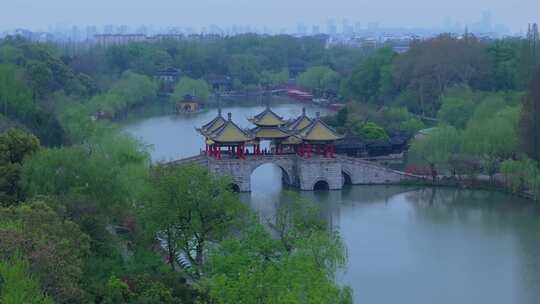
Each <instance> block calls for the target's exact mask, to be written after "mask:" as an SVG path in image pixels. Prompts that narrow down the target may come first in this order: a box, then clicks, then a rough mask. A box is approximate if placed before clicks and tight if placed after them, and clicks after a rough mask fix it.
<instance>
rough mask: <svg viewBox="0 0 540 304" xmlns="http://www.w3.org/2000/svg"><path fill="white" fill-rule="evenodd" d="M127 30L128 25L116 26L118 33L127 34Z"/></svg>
mask: <svg viewBox="0 0 540 304" xmlns="http://www.w3.org/2000/svg"><path fill="white" fill-rule="evenodd" d="M128 32H129V27H128V26H127V25H125V24H122V25H120V26H119V27H118V34H127V33H128Z"/></svg>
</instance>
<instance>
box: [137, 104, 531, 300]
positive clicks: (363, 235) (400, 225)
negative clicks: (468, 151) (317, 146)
mask: <svg viewBox="0 0 540 304" xmlns="http://www.w3.org/2000/svg"><path fill="white" fill-rule="evenodd" d="M273 108H274V109H275V111H276V112H278V113H279V114H280V115H284V116H285V117H292V116H295V115H299V114H300V113H301V105H298V104H294V105H279V106H275V107H273ZM262 109H263V106H259V107H249V108H246V107H230V108H225V109H224V112H228V111H231V112H233V117H234V119H235V120H236V121H238V123H239V124H241V125H243V126H248V125H249V124H248V122H247V120H246V118H247V117H249V116H252V115H254V114H256V113H258V112H259V111H261V110H262ZM316 110H318V109H315V108H311V109H308V111H309V112H310V113H311V115H313V113H314V112H315V111H316ZM214 116H215V111H210V112H207V113H203V114H199V115H194V116H189V117H177V116H162V117H156V118H148V119H144V120H140V121H136V122H133V123H130V124H128V126H127V127H126V130H127V131H128V132H130V133H132V134H134V135H135V136H137V137H141V138H142V139H143V140H144V141H145V142H146V143H148V144H152V145H154V148H155V149H154V151H153V154H152V158H153V159H154V160H163V159H175V158H179V157H185V156H190V155H193V154H196V153H198V151H199V149H200V147H201V144H202V138H201V137H200V136H199V135H198V134H197V133H196V132H195V129H194V128H195V127H197V126H200V125H201V124H203V123H204V122H206V121H208V120H210V119H212V118H213V117H214ZM281 174H282V172H281V169H280V168H279V167H277V166H274V165H263V166H261V167H259V168H257V169H256V170H255V171H254V173H253V174H252V178H251V183H252V192H251V193H243V194H241V199H242V200H244V201H245V202H246V203H248V204H250V205H251V206H252V208H253V209H254V210H256V211H257V212H259V213H260V214H261V218H263V219H266V220H268V219H271V218H272V217H273V215H274V214H275V212H276V210H277V207H278V206H279V205H280V204H284V203H287V198H286V196H285V194H284V193H283V190H284V188H286V187H284V186H283V185H282V183H281V178H282V177H281ZM297 193H298V194H299V195H301V196H302V197H304V198H306V199H309V200H312V201H314V202H316V203H317V204H318V205H319V206H320V207H321V212H322V215H323V216H324V217H325V218H326V219H327V220H328V222H329V223H330V225H331V227H334V228H335V229H337V230H338V231H339V232H340V234H341V235H342V237H343V239H344V241H345V243H346V246H347V249H348V256H349V263H348V267H347V270H346V271H345V272H344V273H343V274H341V275H340V281H342V282H344V283H346V284H349V285H351V286H352V287H353V289H354V294H355V301H356V303H392V304H393V303H415V304H416V303H441V304H445V303H452V304H453V303H474V304H476V303H490V304H492V303H494V304H497V303H505V304H506V303H524V304H528V303H531V304H532V303H540V238H539V237H538V233H540V221H539V215H540V210H539V208H538V207H536V206H535V205H534V204H531V203H530V202H527V201H524V200H520V199H518V198H515V197H512V196H508V195H504V194H501V193H496V192H487V191H466V190H459V189H433V188H414V187H397V186H348V187H346V188H345V189H344V190H343V191H328V192H301V191H297Z"/></svg>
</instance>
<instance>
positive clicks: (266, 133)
mask: <svg viewBox="0 0 540 304" xmlns="http://www.w3.org/2000/svg"><path fill="white" fill-rule="evenodd" d="M251 133H252V134H253V135H254V136H255V137H256V138H285V137H288V136H290V134H289V133H288V132H287V131H286V130H284V129H282V128H280V127H270V128H269V127H266V128H265V127H256V128H253V129H251Z"/></svg>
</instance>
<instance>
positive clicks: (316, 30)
mask: <svg viewBox="0 0 540 304" xmlns="http://www.w3.org/2000/svg"><path fill="white" fill-rule="evenodd" d="M320 33H321V30H320V28H319V26H318V25H314V26H312V27H311V34H312V35H319V34H320Z"/></svg>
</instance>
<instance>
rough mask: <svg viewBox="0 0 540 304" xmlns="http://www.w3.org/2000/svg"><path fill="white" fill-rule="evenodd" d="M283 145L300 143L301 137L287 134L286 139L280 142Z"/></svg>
mask: <svg viewBox="0 0 540 304" xmlns="http://www.w3.org/2000/svg"><path fill="white" fill-rule="evenodd" d="M281 143H282V144H284V145H297V144H301V143H302V139H301V138H300V137H298V136H295V135H293V136H289V137H287V139H285V140H284V141H282V142H281Z"/></svg>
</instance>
